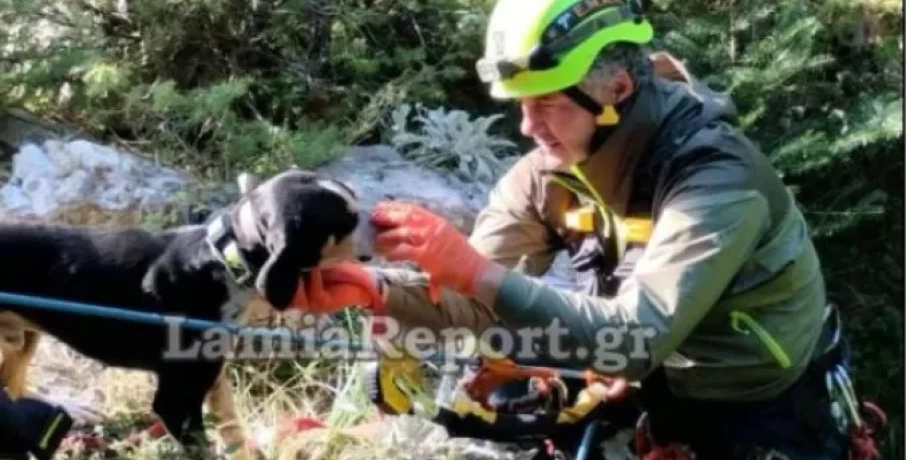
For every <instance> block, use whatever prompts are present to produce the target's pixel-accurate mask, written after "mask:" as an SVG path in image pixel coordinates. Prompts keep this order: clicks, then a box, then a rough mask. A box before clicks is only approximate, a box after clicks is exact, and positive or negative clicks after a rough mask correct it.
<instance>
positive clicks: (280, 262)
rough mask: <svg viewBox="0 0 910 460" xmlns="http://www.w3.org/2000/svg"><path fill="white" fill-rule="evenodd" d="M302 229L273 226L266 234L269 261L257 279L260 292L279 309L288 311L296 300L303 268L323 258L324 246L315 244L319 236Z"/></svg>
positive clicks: (289, 224) (287, 224)
mask: <svg viewBox="0 0 910 460" xmlns="http://www.w3.org/2000/svg"><path fill="white" fill-rule="evenodd" d="M292 220H293V221H294V222H299V220H298V219H292ZM302 227H303V226H301V225H298V224H295V223H285V224H284V225H278V226H272V227H270V228H269V229H268V230H267V232H266V238H265V240H266V241H265V244H266V248H267V249H268V252H269V258H268V259H267V260H266V261H265V263H264V264H263V265H262V268H260V270H259V275H258V276H257V277H256V289H257V290H258V291H259V294H260V295H262V296H263V297H264V298H265V299H266V300H267V301H268V302H269V303H270V304H272V306H273V307H275V308H276V309H278V310H284V309H286V308H288V307H289V306H290V304H291V301H292V300H293V299H294V295H295V294H296V293H297V288H298V286H299V284H300V282H301V275H302V273H301V269H302V268H304V267H315V266H316V265H318V264H319V260H320V258H321V257H322V252H321V250H322V247H321V245H320V244H313V243H314V242H316V241H319V235H317V234H314V232H312V231H308V230H307V229H305V228H302ZM302 242H308V243H307V244H302Z"/></svg>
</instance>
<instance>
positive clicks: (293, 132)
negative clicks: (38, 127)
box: [0, 0, 485, 178]
mask: <svg viewBox="0 0 910 460" xmlns="http://www.w3.org/2000/svg"><path fill="white" fill-rule="evenodd" d="M484 7H485V2H484V1H482V0H428V1H420V2H418V1H404V2H402V1H396V0H376V1H370V2H361V1H354V0H343V1H334V2H330V1H327V0H323V1H303V0H291V1H265V0H263V1H253V2H250V1H248V0H218V1H210V0H191V1H185V2H138V1H124V2H104V1H100V0H94V1H93V0H89V1H83V0H62V1H54V0H0V24H5V26H0V42H2V43H8V44H10V46H6V47H4V48H3V49H2V50H0V89H2V90H3V91H0V105H9V106H21V107H25V108H27V109H29V110H32V111H33V112H35V113H36V114H37V115H39V116H44V117H48V118H56V119H60V120H62V121H66V122H70V123H73V124H76V125H78V126H80V127H82V128H84V129H86V130H88V131H90V132H91V134H93V135H95V136H96V137H100V138H105V137H107V138H109V139H114V140H117V141H120V142H124V143H130V142H136V143H139V144H141V146H142V147H147V146H152V148H153V149H154V150H155V151H156V154H158V156H159V157H160V158H162V159H165V160H170V161H178V160H179V161H180V162H181V163H182V164H183V165H184V166H187V167H192V168H194V169H197V170H198V171H199V172H208V173H211V174H213V175H215V176H216V177H225V178H226V177H230V176H231V175H232V174H233V173H234V172H235V171H236V170H238V169H241V168H246V169H255V170H257V171H259V172H264V171H267V170H270V169H277V168H282V167H285V166H287V165H288V164H290V163H296V164H298V165H300V166H304V167H313V166H318V165H319V164H320V163H321V162H323V161H326V160H328V159H331V158H332V157H333V156H335V155H337V154H338V153H339V152H341V151H342V150H341V149H342V147H344V146H345V145H349V144H351V143H353V142H359V141H363V140H368V139H370V138H374V137H375V136H376V135H377V133H378V130H377V128H378V123H379V121H380V120H381V118H382V117H384V116H385V114H386V112H387V111H388V110H389V109H390V108H391V107H394V106H396V105H398V104H399V103H401V102H403V101H418V102H424V103H428V104H429V103H433V104H442V103H458V102H467V101H469V100H470V99H472V98H476V97H477V95H478V94H480V93H478V92H474V93H471V92H470V91H469V92H463V91H462V90H463V89H464V87H465V86H467V87H470V86H471V85H475V86H478V87H479V85H477V83H476V82H475V81H474V78H473V74H472V69H473V60H474V59H475V58H476V56H477V54H478V53H479V50H480V46H481V40H480V38H481V36H482V26H483V19H484V12H485V10H484ZM48 26H50V28H49V27H48ZM438 31H445V32H444V33H438ZM462 95H465V96H466V98H462ZM467 103H468V104H470V102H467Z"/></svg>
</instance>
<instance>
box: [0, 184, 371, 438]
mask: <svg viewBox="0 0 910 460" xmlns="http://www.w3.org/2000/svg"><path fill="white" fill-rule="evenodd" d="M324 180H328V179H324V178H318V177H317V176H315V175H314V174H312V173H309V172H305V171H301V170H293V171H291V172H286V173H283V174H280V175H278V176H276V177H275V178H272V179H271V180H269V181H267V182H265V183H263V184H262V185H261V186H260V187H258V188H256V189H255V190H253V191H252V192H250V193H248V194H247V195H245V196H244V197H243V199H242V200H241V201H240V202H239V203H238V204H236V205H235V206H234V207H232V208H231V209H230V210H229V211H228V213H227V214H226V216H227V217H226V219H225V220H224V221H225V222H226V223H227V224H228V226H227V229H228V236H229V237H230V238H228V239H229V240H232V241H235V242H236V245H237V247H238V249H239V252H240V254H241V255H242V256H243V258H244V259H245V261H246V263H247V265H246V267H247V268H248V269H249V273H250V274H251V275H252V278H251V280H250V282H249V283H246V285H239V284H237V283H236V282H235V281H234V279H235V278H234V276H233V275H232V274H231V271H229V270H228V266H227V265H226V263H224V262H223V259H221V257H220V255H219V254H216V251H213V250H212V248H211V246H210V244H209V241H208V240H207V238H208V227H207V226H205V225H191V226H190V225H188V226H184V227H180V228H176V229H170V230H166V231H161V232H149V231H143V230H139V229H125V230H124V229H121V230H109V229H108V230H103V229H89V228H83V227H64V226H53V225H34V224H25V223H0V254H2V263H0V290H2V291H4V292H15V293H21V294H30V295H37V296H44V297H51V298H58V299H66V300H72V301H78V302H85V303H91V304H97V305H102V306H111V307H118V308H125V309H130V310H136V311H143V312H149V313H155V314H167V315H178V316H186V317H191V318H198V319H205V320H212V321H230V320H233V319H236V318H234V317H235V316H236V314H238V313H239V312H240V309H241V308H242V307H243V306H244V304H245V303H246V302H247V301H248V299H249V296H251V295H253V294H256V293H258V294H260V295H262V296H263V297H265V299H267V300H268V301H269V302H270V303H271V304H272V306H274V307H275V308H277V309H279V310H282V309H285V308H287V307H288V305H289V303H290V301H291V300H292V298H293V295H294V293H295V292H296V288H297V283H298V280H299V277H300V271H301V270H302V269H306V268H309V267H314V266H317V265H318V264H319V263H320V260H321V259H322V255H323V250H324V247H325V245H326V244H327V241H329V240H331V239H332V238H334V240H341V239H344V238H347V237H349V236H350V235H351V234H352V233H353V232H354V229H355V227H356V226H357V224H358V216H357V213H356V211H355V212H352V210H351V208H350V202H349V200H346V199H345V197H343V196H339V195H338V194H337V193H335V192H333V191H332V190H331V189H327V188H326V187H324V186H321V185H320V183H323V184H324V183H325V182H319V181H324ZM232 301H233V302H234V304H233V305H231V302H232ZM2 310H10V311H13V312H15V313H16V314H17V315H19V316H21V317H23V318H25V319H26V320H27V321H29V322H31V323H33V324H34V325H36V326H37V327H38V328H40V329H41V330H42V331H44V332H45V333H47V334H50V335H52V336H54V337H56V338H57V339H59V340H60V341H62V342H64V343H66V344H67V345H69V346H70V347H72V348H73V349H75V350H77V351H79V352H80V353H83V354H84V355H85V356H87V357H90V358H93V359H96V360H98V361H100V362H103V363H105V364H107V365H110V366H116V367H124V368H132V369H142V370H147V371H151V372H154V373H155V374H156V375H157V378H158V387H157V390H156V392H155V395H154V401H153V406H152V409H153V411H154V412H155V413H156V414H157V415H158V416H159V417H160V418H161V420H162V421H163V422H164V424H165V427H166V428H167V429H168V431H169V432H170V433H171V434H172V435H173V436H175V438H177V440H178V441H180V442H181V443H182V444H184V445H185V446H193V445H196V444H195V443H194V442H193V441H194V440H195V439H196V438H195V436H202V435H203V432H202V430H203V423H202V422H203V421H202V406H203V401H204V399H205V395H206V392H207V391H208V389H209V388H210V387H211V386H212V384H213V382H214V381H215V379H216V378H217V376H218V374H219V372H220V371H221V367H222V365H223V362H224V357H214V358H206V357H202V356H200V357H198V359H192V360H185V359H184V360H168V359H166V356H165V352H166V351H167V347H168V326H167V325H164V324H161V325H153V324H146V323H139V322H132V321H124V320H119V319H116V318H110V317H101V316H93V315H85V314H74V313H65V312H58V311H52V310H44V309H40V308H24V307H22V306H18V305H5V304H2V303H0V311H2ZM201 334H202V332H201V331H198V330H189V329H186V330H183V331H182V332H181V334H180V337H181V339H183V341H182V343H181V344H180V347H181V348H180V349H181V350H186V349H187V348H189V347H190V345H192V344H193V343H194V342H193V341H196V340H198V339H200V337H201ZM199 439H204V438H199Z"/></svg>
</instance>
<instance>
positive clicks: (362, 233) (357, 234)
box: [353, 211, 376, 262]
mask: <svg viewBox="0 0 910 460" xmlns="http://www.w3.org/2000/svg"><path fill="white" fill-rule="evenodd" d="M353 237H354V257H356V258H357V260H358V261H360V262H369V261H371V260H373V243H374V240H375V239H376V228H375V227H374V226H373V223H372V222H370V218H369V215H368V214H366V213H365V212H363V211H361V213H360V215H359V216H358V219H357V228H355V229H354V235H353Z"/></svg>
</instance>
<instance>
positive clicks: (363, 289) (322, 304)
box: [291, 262, 384, 313]
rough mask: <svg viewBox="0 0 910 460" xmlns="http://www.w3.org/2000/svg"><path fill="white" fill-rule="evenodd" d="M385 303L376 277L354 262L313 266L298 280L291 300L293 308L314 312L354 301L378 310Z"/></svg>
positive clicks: (337, 308)
mask: <svg viewBox="0 0 910 460" xmlns="http://www.w3.org/2000/svg"><path fill="white" fill-rule="evenodd" d="M383 303H384V302H383V300H382V295H381V294H380V292H379V283H378V282H377V280H376V279H375V278H374V277H373V275H371V274H370V272H369V271H368V270H367V269H366V268H364V267H363V266H361V265H359V264H356V263H352V262H345V263H341V264H338V265H335V266H332V267H327V268H319V269H314V270H312V271H311V272H310V276H309V277H308V278H307V279H306V280H305V281H302V282H301V283H299V284H298V288H297V294H296V295H295V296H294V299H293V300H292V301H291V305H292V306H294V308H300V309H303V310H307V311H310V312H314V313H332V312H334V311H336V310H340V309H342V308H345V307H350V306H353V305H360V306H364V307H367V308H370V309H371V310H373V311H374V312H376V311H378V310H380V309H382V306H383Z"/></svg>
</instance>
